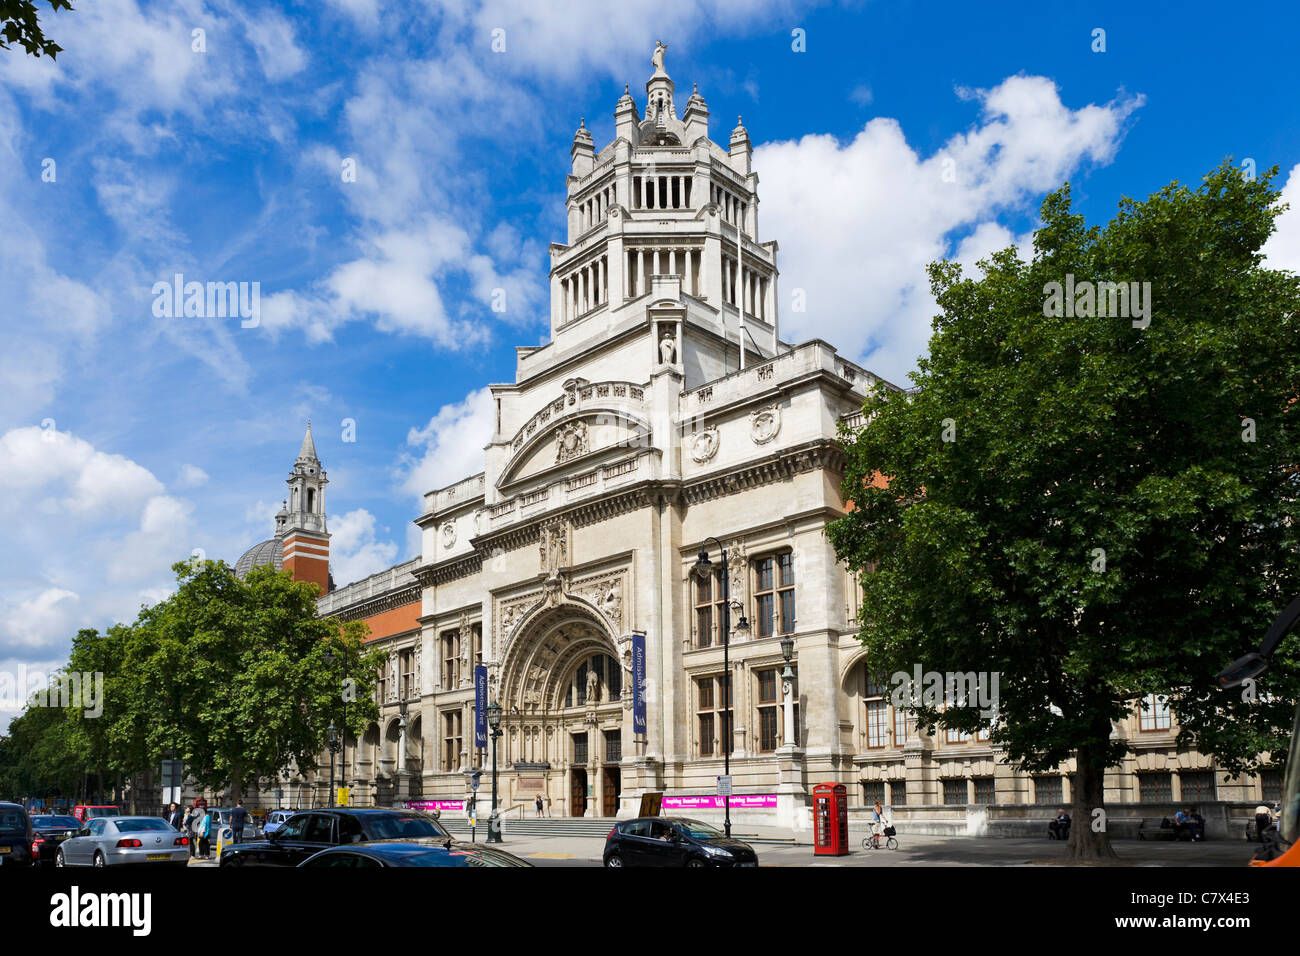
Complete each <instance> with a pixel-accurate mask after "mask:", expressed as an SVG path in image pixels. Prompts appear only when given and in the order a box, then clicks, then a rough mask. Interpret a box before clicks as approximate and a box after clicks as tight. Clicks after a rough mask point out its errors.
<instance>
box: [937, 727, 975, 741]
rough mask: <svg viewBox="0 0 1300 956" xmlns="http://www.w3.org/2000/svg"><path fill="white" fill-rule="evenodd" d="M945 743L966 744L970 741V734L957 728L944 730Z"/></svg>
mask: <svg viewBox="0 0 1300 956" xmlns="http://www.w3.org/2000/svg"><path fill="white" fill-rule="evenodd" d="M943 739H944V741H945V742H947V743H950V744H964V743H966V742H968V741H969V740H970V734H969V733H967V732H966V731H964V730H958V729H957V728H955V727H948V728H947V729H945V730H944V738H943Z"/></svg>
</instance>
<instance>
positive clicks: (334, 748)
mask: <svg viewBox="0 0 1300 956" xmlns="http://www.w3.org/2000/svg"><path fill="white" fill-rule="evenodd" d="M329 751H330V806H331V807H332V806H334V755H335V754H336V753H338V752H339V730H338V728H337V727H335V726H334V721H332V720H331V721H330V725H329Z"/></svg>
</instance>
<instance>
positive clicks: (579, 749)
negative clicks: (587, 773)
mask: <svg viewBox="0 0 1300 956" xmlns="http://www.w3.org/2000/svg"><path fill="white" fill-rule="evenodd" d="M573 762H574V763H575V764H578V765H579V766H581V765H582V764H585V763H586V762H587V735H586V734H574V735H573Z"/></svg>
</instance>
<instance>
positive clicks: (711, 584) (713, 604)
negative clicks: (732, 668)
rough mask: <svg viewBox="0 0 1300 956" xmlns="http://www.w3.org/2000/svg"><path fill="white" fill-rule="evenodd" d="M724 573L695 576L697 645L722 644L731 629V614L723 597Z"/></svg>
mask: <svg viewBox="0 0 1300 956" xmlns="http://www.w3.org/2000/svg"><path fill="white" fill-rule="evenodd" d="M722 591H723V588H722V572H721V571H713V572H711V573H709V574H697V575H696V576H695V645H696V646H697V647H712V646H713V645H714V644H721V643H722V638H723V636H724V635H726V634H727V633H728V632H729V631H730V629H731V612H730V609H729V608H728V607H727V602H726V601H725V600H723V597H722Z"/></svg>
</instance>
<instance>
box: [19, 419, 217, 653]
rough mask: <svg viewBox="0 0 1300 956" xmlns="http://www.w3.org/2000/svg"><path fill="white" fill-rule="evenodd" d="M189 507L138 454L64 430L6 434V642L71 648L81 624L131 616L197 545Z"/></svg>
mask: <svg viewBox="0 0 1300 956" xmlns="http://www.w3.org/2000/svg"><path fill="white" fill-rule="evenodd" d="M192 510H193V509H192V505H191V504H190V502H188V501H186V500H184V499H182V498H177V497H174V496H171V495H168V494H166V493H165V489H164V487H163V485H162V482H160V481H159V480H158V479H157V478H156V477H155V476H154V475H153V473H152V472H150V471H149V470H148V469H147V468H145V467H143V466H142V465H140V464H139V463H137V462H135V461H132V460H131V459H129V458H127V457H125V456H123V455H117V454H112V453H109V452H104V451H100V450H99V449H97V448H95V447H94V446H93V445H91V444H90V443H89V442H87V441H85V440H83V439H80V438H76V437H74V436H72V435H69V434H68V433H67V432H58V431H53V430H43V429H41V428H37V427H26V428H14V429H10V430H9V431H8V432H5V433H4V434H3V435H0V522H3V525H4V528H5V545H6V546H5V548H4V549H3V550H2V551H0V647H5V648H7V649H9V650H10V652H11V653H15V654H19V655H22V654H23V653H24V651H25V650H31V651H39V652H40V653H41V654H42V655H43V656H44V655H48V654H50V653H52V652H56V651H59V650H63V651H65V652H66V650H67V647H68V646H69V644H70V642H71V639H72V637H73V636H74V635H75V633H76V631H77V629H78V628H81V627H95V628H104V627H107V626H109V625H111V624H113V623H114V622H116V621H124V620H133V619H134V618H135V615H136V613H137V612H138V610H139V606H140V604H141V603H142V602H143V601H146V600H150V599H151V596H153V595H159V594H165V593H166V592H167V590H168V589H169V585H170V583H171V581H172V580H173V578H172V573H171V570H170V565H171V564H172V563H173V562H175V561H178V560H182V559H184V558H185V557H186V556H188V554H189V552H190V551H191V549H192V547H193V539H194V530H193V522H192ZM27 656H30V655H27Z"/></svg>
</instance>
